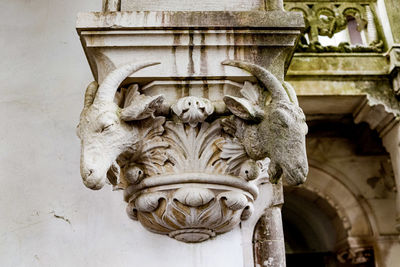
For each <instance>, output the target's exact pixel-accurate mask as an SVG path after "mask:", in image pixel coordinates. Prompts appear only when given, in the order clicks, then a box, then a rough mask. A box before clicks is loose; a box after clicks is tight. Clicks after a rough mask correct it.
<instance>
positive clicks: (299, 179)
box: [223, 61, 308, 185]
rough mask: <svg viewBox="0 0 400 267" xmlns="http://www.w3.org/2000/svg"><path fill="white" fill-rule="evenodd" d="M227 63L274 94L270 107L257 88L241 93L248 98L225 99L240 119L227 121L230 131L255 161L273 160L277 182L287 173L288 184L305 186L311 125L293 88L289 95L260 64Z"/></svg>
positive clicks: (271, 171)
mask: <svg viewBox="0 0 400 267" xmlns="http://www.w3.org/2000/svg"><path fill="white" fill-rule="evenodd" d="M223 64H225V65H231V66H236V67H239V68H242V69H245V70H247V71H249V72H250V73H252V74H253V75H254V76H255V77H256V78H257V79H258V80H259V81H260V82H261V84H262V85H263V86H264V87H265V88H266V89H267V90H268V91H269V92H270V94H271V100H270V102H269V104H267V105H265V95H264V94H263V92H262V91H261V90H260V88H256V87H254V86H246V87H244V88H243V89H242V90H241V93H242V95H243V96H244V98H238V97H234V96H225V97H224V102H225V104H226V105H227V107H228V109H229V110H230V111H231V112H232V113H233V114H234V115H235V116H236V117H231V118H229V119H225V125H226V128H230V129H229V130H228V132H231V133H233V135H234V136H235V137H237V138H238V140H239V142H240V143H241V144H243V146H244V148H245V150H246V153H247V154H248V156H249V157H250V158H251V159H253V160H261V159H264V158H266V157H268V158H270V159H271V163H270V165H269V170H268V173H269V176H270V179H272V180H275V181H276V180H278V179H279V178H280V177H281V175H282V174H283V176H284V177H285V178H286V182H287V183H288V184H292V185H296V184H301V183H304V181H305V179H306V176H307V173H308V163H307V155H306V150H305V135H306V134H307V125H306V122H305V116H304V113H303V111H302V110H301V108H299V106H298V103H297V99H296V95H295V94H294V93H292V92H294V91H293V89H290V90H288V92H286V90H285V88H284V87H283V86H282V84H281V83H280V82H279V81H278V79H276V78H275V76H273V75H272V74H271V73H270V72H269V71H267V70H266V69H263V68H261V67H259V66H257V65H254V64H251V63H245V62H239V61H226V62H224V63H223Z"/></svg>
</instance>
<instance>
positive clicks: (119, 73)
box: [95, 62, 160, 102]
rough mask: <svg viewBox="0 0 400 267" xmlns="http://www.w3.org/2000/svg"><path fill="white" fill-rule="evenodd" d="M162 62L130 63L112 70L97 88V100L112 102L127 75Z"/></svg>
mask: <svg viewBox="0 0 400 267" xmlns="http://www.w3.org/2000/svg"><path fill="white" fill-rule="evenodd" d="M157 64H160V62H144V63H129V64H126V65H123V66H122V67H119V68H117V69H115V70H113V71H112V72H110V73H109V74H108V75H107V77H106V78H105V79H104V81H103V82H102V83H101V85H100V87H99V89H98V90H97V97H96V99H95V102H104V101H109V102H112V101H113V100H114V95H115V92H116V91H117V89H118V87H119V85H120V84H121V83H122V81H123V80H125V78H126V77H128V76H129V75H131V74H132V73H134V72H136V71H138V70H140V69H143V68H145V67H149V66H153V65H157Z"/></svg>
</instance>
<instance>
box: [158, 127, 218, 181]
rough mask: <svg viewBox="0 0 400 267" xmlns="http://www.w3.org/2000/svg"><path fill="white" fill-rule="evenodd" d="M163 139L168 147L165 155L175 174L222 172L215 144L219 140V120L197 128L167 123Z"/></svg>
mask: <svg viewBox="0 0 400 267" xmlns="http://www.w3.org/2000/svg"><path fill="white" fill-rule="evenodd" d="M165 129H166V133H165V134H164V136H163V138H164V140H166V141H167V142H168V143H169V144H170V147H169V148H168V149H167V152H166V153H167V154H168V158H169V160H170V162H171V163H172V167H171V168H172V170H173V172H175V173H179V172H184V171H203V172H207V173H210V172H215V173H218V172H222V170H219V169H220V166H219V164H218V161H219V160H220V159H219V157H218V154H219V153H220V151H219V150H218V149H217V147H216V145H215V142H216V141H217V140H219V139H220V138H221V124H220V120H216V121H214V122H212V123H211V124H210V123H207V122H203V123H202V124H201V125H200V126H199V127H191V126H187V125H185V124H182V123H174V122H172V121H168V122H167V123H166V124H165Z"/></svg>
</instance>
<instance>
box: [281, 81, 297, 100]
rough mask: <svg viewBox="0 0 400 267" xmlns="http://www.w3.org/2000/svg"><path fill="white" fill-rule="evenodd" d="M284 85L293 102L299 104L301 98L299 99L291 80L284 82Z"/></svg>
mask: <svg viewBox="0 0 400 267" xmlns="http://www.w3.org/2000/svg"><path fill="white" fill-rule="evenodd" d="M283 86H284V87H285V89H286V93H287V94H288V96H289V98H290V100H291V101H292V102H293V104H295V105H296V106H299V100H298V99H297V95H296V91H295V90H294V88H293V86H292V85H291V84H290V83H289V82H283Z"/></svg>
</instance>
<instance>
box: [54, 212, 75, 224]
mask: <svg viewBox="0 0 400 267" xmlns="http://www.w3.org/2000/svg"><path fill="white" fill-rule="evenodd" d="M50 213H52V214H53V216H54V218H57V219H60V220H63V221H65V222H67V223H69V224H71V221H70V220H68V219H67V218H65V217H64V216H60V215H57V214H56V213H55V212H54V211H52V212H50Z"/></svg>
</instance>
